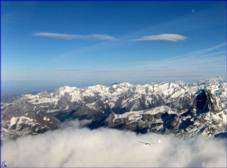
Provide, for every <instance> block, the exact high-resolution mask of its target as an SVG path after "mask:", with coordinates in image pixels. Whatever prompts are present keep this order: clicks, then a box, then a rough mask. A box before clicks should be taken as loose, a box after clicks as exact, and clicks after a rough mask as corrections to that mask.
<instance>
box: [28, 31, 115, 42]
mask: <svg viewBox="0 0 227 168" xmlns="http://www.w3.org/2000/svg"><path fill="white" fill-rule="evenodd" d="M32 35H33V36H38V37H46V38H53V39H60V40H108V41H112V40H116V38H115V37H113V36H110V35H107V34H87V35H81V34H66V33H54V32H36V33H33V34H32Z"/></svg>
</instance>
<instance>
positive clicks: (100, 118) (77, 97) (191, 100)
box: [1, 80, 227, 138]
mask: <svg viewBox="0 0 227 168" xmlns="http://www.w3.org/2000/svg"><path fill="white" fill-rule="evenodd" d="M226 100H227V83H226V82H224V81H222V80H209V81H205V82H200V83H194V84H187V83H184V82H175V83H173V82H169V83H153V84H144V85H132V84H130V83H119V84H114V85H111V86H104V85H95V86H90V87H86V88H77V87H69V86H64V87H60V88H59V89H57V90H56V91H54V92H41V93H38V94H26V95H23V96H21V97H19V98H17V99H16V100H14V101H13V102H11V103H8V104H3V105H1V108H2V111H3V133H4V137H11V138H14V137H18V136H22V135H27V134H38V133H43V132H45V131H47V130H53V129H57V128H60V127H61V123H62V122H65V121H68V120H73V119H80V120H82V119H89V120H91V123H90V124H89V125H88V127H90V128H98V127H101V126H104V127H110V128H118V129H128V130H133V131H136V132H139V133H146V132H155V133H166V134H167V133H173V134H176V135H177V136H183V137H188V136H189V137H190V136H194V135H197V134H204V135H206V136H213V135H215V134H217V133H220V132H223V131H225V128H226V123H227V122H226V118H227V116H226V114H227V111H226V102H227V101H226Z"/></svg>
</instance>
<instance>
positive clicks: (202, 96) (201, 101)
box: [195, 90, 210, 114]
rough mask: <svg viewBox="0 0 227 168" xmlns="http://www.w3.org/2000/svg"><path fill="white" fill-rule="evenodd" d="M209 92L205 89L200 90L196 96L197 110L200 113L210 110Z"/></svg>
mask: <svg viewBox="0 0 227 168" xmlns="http://www.w3.org/2000/svg"><path fill="white" fill-rule="evenodd" d="M208 99H209V97H208V93H207V91H205V90H200V91H199V92H198V94H197V96H196V99H195V101H196V112H197V113H198V114H201V113H206V112H208V111H209V107H208V103H210V102H209V100H208Z"/></svg>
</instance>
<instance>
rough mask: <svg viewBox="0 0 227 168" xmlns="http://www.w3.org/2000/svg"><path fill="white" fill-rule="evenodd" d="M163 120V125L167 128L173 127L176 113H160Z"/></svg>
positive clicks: (175, 122) (175, 121) (175, 123)
mask: <svg viewBox="0 0 227 168" xmlns="http://www.w3.org/2000/svg"><path fill="white" fill-rule="evenodd" d="M161 119H162V121H163V127H164V128H167V129H173V128H174V127H175V126H176V125H177V115H176V114H168V113H167V112H166V113H164V114H162V115H161Z"/></svg>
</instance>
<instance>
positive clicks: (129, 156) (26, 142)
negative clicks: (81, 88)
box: [2, 121, 226, 167]
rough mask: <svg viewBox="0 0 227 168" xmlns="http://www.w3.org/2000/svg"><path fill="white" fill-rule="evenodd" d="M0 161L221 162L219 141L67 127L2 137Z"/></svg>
mask: <svg viewBox="0 0 227 168" xmlns="http://www.w3.org/2000/svg"><path fill="white" fill-rule="evenodd" d="M2 154H3V160H5V162H6V164H7V165H8V166H16V167H25V166H26V167H32V166H36V167H41V166H42V167H43V166H45V167H49V166H51V167H72V166H73V167H79V166H90V167H94V166H99V167H100V166H105V167H107V166H112V167H113V166H128V167H129V166H134V167H139V166H143V167H144V166H150V167H151V166H152V167H159V166H160V167H163V166H172V167H176V166H180V167H194V166H196V167H226V146H225V143H224V141H221V140H214V139H207V138H204V137H196V138H193V139H187V140H183V139H179V138H176V137H174V136H171V135H157V134H152V133H149V134H145V135H136V134H135V133H133V132H128V131H118V130H113V129H106V128H101V129H96V130H89V129H87V128H82V127H81V123H78V121H76V122H75V123H74V124H73V126H72V125H71V126H67V127H65V128H64V129H61V130H56V131H52V132H47V133H45V134H41V135H37V136H27V137H23V138H19V139H17V140H14V141H7V142H4V145H3V149H2Z"/></svg>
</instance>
